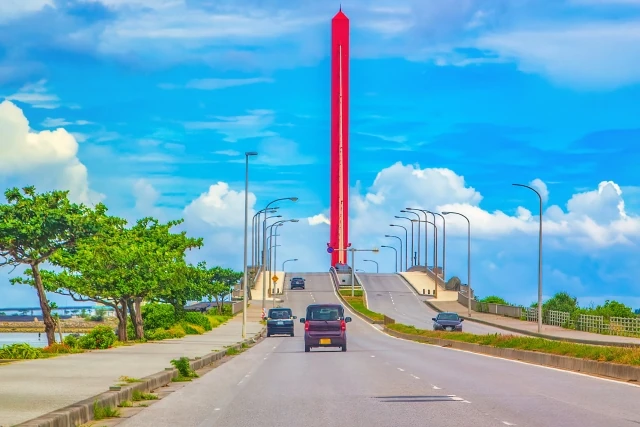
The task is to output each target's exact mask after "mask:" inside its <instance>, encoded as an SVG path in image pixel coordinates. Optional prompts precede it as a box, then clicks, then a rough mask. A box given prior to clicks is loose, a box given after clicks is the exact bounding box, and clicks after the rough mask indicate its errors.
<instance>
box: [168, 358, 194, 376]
mask: <svg viewBox="0 0 640 427" xmlns="http://www.w3.org/2000/svg"><path fill="white" fill-rule="evenodd" d="M171 364H172V365H173V367H174V368H176V369H177V370H178V373H179V374H180V376H181V377H184V378H196V377H197V376H198V374H196V372H195V371H194V370H193V369H191V364H190V363H189V358H188V357H181V358H180V359H174V360H172V361H171Z"/></svg>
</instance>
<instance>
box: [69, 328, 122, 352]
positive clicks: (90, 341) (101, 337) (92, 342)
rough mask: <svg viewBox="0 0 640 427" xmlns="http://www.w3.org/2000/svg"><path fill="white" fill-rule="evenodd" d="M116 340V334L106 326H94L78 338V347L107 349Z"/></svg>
mask: <svg viewBox="0 0 640 427" xmlns="http://www.w3.org/2000/svg"><path fill="white" fill-rule="evenodd" d="M115 342H116V334H115V333H114V332H113V330H112V329H111V328H110V327H108V326H96V327H95V328H93V329H92V330H91V331H90V332H89V333H88V334H86V335H83V336H82V337H80V339H79V340H78V345H79V347H80V348H83V349H86V350H93V349H102V350H104V349H107V348H109V347H111V346H113V343H115Z"/></svg>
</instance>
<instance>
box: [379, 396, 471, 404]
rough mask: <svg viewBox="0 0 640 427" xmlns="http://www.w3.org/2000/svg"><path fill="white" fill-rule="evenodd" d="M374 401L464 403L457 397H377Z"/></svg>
mask: <svg viewBox="0 0 640 427" xmlns="http://www.w3.org/2000/svg"><path fill="white" fill-rule="evenodd" d="M374 399H376V400H378V401H379V402H382V403H427V402H462V401H464V399H463V398H461V397H458V396H456V395H453V394H452V395H445V396H376V397H374Z"/></svg>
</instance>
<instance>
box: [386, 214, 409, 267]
mask: <svg viewBox="0 0 640 427" xmlns="http://www.w3.org/2000/svg"><path fill="white" fill-rule="evenodd" d="M391 225H392V226H393V224H391ZM398 227H402V226H401V225H398ZM402 228H404V227H402ZM404 231H405V232H406V231H407V229H406V228H405V230H404ZM384 237H393V238H394V239H398V240H400V271H402V238H400V237H399V236H392V235H390V234H385V235H384ZM405 242H406V240H405ZM405 247H406V243H405ZM394 249H395V248H394ZM396 252H397V251H396ZM405 265H406V260H405ZM397 269H398V266H397V265H396V270H397Z"/></svg>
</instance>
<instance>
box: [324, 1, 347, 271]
mask: <svg viewBox="0 0 640 427" xmlns="http://www.w3.org/2000/svg"><path fill="white" fill-rule="evenodd" d="M330 221H331V225H330V233H331V235H330V237H329V246H330V247H331V248H333V249H334V251H333V252H331V265H332V266H334V267H335V265H336V264H337V263H341V264H346V263H347V252H346V251H344V249H346V248H347V247H348V246H349V243H348V242H349V18H347V16H346V15H345V14H344V13H343V12H342V8H340V11H339V12H338V13H337V14H336V16H334V17H333V19H332V20H331V218H330ZM336 249H342V250H336Z"/></svg>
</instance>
